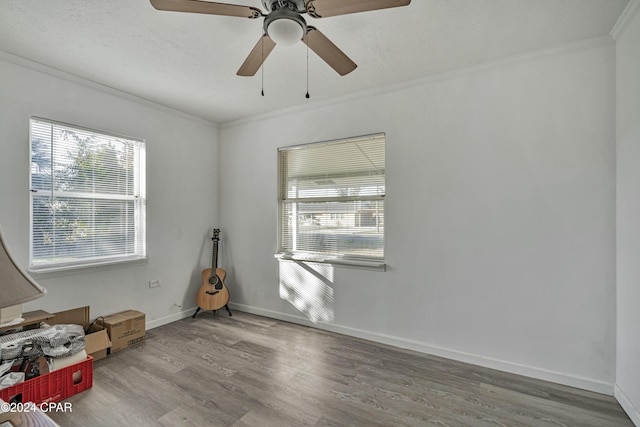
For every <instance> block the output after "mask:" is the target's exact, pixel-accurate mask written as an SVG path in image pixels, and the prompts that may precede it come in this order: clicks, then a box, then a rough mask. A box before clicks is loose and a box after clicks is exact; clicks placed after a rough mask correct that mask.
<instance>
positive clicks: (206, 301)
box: [192, 228, 231, 318]
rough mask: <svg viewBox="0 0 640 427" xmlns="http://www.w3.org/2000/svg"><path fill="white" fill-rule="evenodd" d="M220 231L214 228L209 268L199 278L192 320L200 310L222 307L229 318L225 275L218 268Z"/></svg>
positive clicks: (214, 309)
mask: <svg viewBox="0 0 640 427" xmlns="http://www.w3.org/2000/svg"><path fill="white" fill-rule="evenodd" d="M219 236H220V229H219V228H215V229H214V230H213V234H212V237H211V240H212V242H213V248H212V251H211V268H206V269H204V270H202V273H201V274H200V276H201V277H202V286H200V289H198V293H197V295H196V304H197V305H198V309H197V310H196V312H195V313H193V316H192V317H193V318H195V317H196V314H198V312H199V311H200V310H213V312H214V313H215V312H216V310H218V309H220V308H222V307H224V308H226V309H227V311H228V312H229V316H231V310H229V306H228V305H227V303H228V302H229V290H228V289H227V287H226V286H225V284H224V279H225V277H226V276H227V273H226V272H225V271H224V270H223V269H222V268H218V242H219V240H220V237H219Z"/></svg>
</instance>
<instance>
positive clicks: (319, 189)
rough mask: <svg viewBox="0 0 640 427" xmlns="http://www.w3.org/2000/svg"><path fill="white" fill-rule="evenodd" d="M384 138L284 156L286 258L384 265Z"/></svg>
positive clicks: (282, 244) (287, 151) (291, 150)
mask: <svg viewBox="0 0 640 427" xmlns="http://www.w3.org/2000/svg"><path fill="white" fill-rule="evenodd" d="M384 195H385V136H384V134H377V135H370V136H363V137H357V138H350V139H345V140H339V141H331V142H324V143H316V144H309V145H301V146H295V147H287V148H281V149H280V150H279V204H280V241H279V255H280V257H282V258H288V257H290V258H293V259H308V260H312V261H325V262H332V263H336V264H341V263H344V264H351V263H353V264H358V263H359V262H365V263H366V262H372V263H377V264H378V265H383V264H381V263H383V262H384Z"/></svg>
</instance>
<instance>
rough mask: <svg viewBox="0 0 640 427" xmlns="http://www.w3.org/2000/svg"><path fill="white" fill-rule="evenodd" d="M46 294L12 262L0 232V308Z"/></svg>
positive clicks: (44, 290) (0, 231)
mask: <svg viewBox="0 0 640 427" xmlns="http://www.w3.org/2000/svg"><path fill="white" fill-rule="evenodd" d="M46 292H47V290H46V289H45V288H43V287H41V286H40V285H38V284H37V283H36V282H34V281H33V279H32V278H31V277H29V275H28V274H26V273H25V272H23V271H22V270H21V269H20V268H19V267H18V266H17V265H16V263H15V262H14V261H13V259H12V258H11V255H10V254H9V252H8V251H7V247H6V246H5V243H4V239H3V238H2V230H0V308H5V307H11V306H14V305H17V304H22V303H25V302H28V301H31V300H34V299H36V298H40V297H41V296H43V295H44V294H45V293H46Z"/></svg>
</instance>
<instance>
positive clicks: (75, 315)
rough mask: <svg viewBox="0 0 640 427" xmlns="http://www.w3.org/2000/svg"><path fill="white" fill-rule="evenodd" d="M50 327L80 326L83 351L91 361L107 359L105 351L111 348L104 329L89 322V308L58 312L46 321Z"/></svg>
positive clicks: (95, 323)
mask: <svg viewBox="0 0 640 427" xmlns="http://www.w3.org/2000/svg"><path fill="white" fill-rule="evenodd" d="M46 322H47V323H48V324H50V325H63V324H67V325H69V324H73V325H81V326H82V327H83V328H84V330H85V336H84V340H85V351H86V352H87V354H88V355H89V356H91V357H93V360H100V359H103V358H105V357H107V349H108V348H109V347H111V342H110V341H109V335H108V334H107V331H106V329H105V328H104V327H103V326H101V325H99V324H97V322H94V323H90V322H89V306H85V307H78V308H74V309H71V310H66V311H60V312H58V313H54V314H53V318H52V319H49V320H47V321H46Z"/></svg>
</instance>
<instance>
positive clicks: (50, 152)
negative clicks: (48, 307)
mask: <svg viewBox="0 0 640 427" xmlns="http://www.w3.org/2000/svg"><path fill="white" fill-rule="evenodd" d="M30 131H31V132H30V135H31V169H30V170H31V173H30V177H31V250H30V269H31V270H33V271H39V270H44V271H46V270H50V269H62V268H74V267H80V266H89V265H95V264H104V263H112V262H121V261H130V260H136V259H143V258H145V257H146V243H145V242H146V236H145V234H146V232H145V205H146V194H145V192H146V191H145V186H146V184H145V144H144V142H143V141H139V140H134V139H131V138H126V137H122V136H117V135H110V134H105V133H101V132H97V131H93V130H90V129H84V128H79V127H75V126H72V125H67V124H64V123H59V122H55V121H51V120H47V119H41V118H36V117H32V118H31V120H30Z"/></svg>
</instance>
